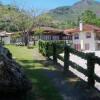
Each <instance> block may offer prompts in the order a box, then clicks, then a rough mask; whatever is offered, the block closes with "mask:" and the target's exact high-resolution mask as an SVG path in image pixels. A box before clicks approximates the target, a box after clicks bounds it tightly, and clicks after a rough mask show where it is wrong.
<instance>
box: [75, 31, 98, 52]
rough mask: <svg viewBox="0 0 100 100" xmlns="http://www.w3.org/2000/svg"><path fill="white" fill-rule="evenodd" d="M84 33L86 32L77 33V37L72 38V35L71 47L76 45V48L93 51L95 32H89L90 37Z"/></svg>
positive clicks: (94, 47)
mask: <svg viewBox="0 0 100 100" xmlns="http://www.w3.org/2000/svg"><path fill="white" fill-rule="evenodd" d="M86 33H87V32H80V33H78V34H79V39H74V35H73V47H75V45H76V46H77V45H78V50H86V48H87V50H92V51H94V50H95V49H96V44H95V34H94V33H93V32H90V33H91V38H86ZM86 45H87V46H86ZM88 47H89V48H88Z"/></svg>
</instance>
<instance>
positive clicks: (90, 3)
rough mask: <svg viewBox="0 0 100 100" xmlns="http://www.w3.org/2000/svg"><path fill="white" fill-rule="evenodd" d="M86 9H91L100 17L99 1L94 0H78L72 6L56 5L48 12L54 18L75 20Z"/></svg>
mask: <svg viewBox="0 0 100 100" xmlns="http://www.w3.org/2000/svg"><path fill="white" fill-rule="evenodd" d="M86 10H91V11H93V12H94V13H95V14H96V15H97V16H98V17H100V2H97V1H95V0H80V1H79V2H77V3H75V4H74V5H72V6H64V7H58V8H56V9H53V10H50V11H49V12H48V14H49V15H50V16H52V17H53V18H54V19H55V20H61V21H64V20H71V21H76V20H77V18H78V17H79V16H80V15H81V14H82V13H84V11H86Z"/></svg>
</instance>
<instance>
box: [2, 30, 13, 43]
mask: <svg viewBox="0 0 100 100" xmlns="http://www.w3.org/2000/svg"><path fill="white" fill-rule="evenodd" d="M12 34H13V33H8V32H6V31H2V32H0V39H1V41H2V42H4V44H10V43H11V35H12Z"/></svg>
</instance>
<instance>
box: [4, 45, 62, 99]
mask: <svg viewBox="0 0 100 100" xmlns="http://www.w3.org/2000/svg"><path fill="white" fill-rule="evenodd" d="M6 48H8V49H9V50H10V51H11V53H12V54H13V57H14V58H15V59H16V60H17V61H18V63H20V64H21V65H22V66H23V69H24V70H25V72H26V74H27V76H28V77H29V78H30V80H31V81H32V85H33V89H32V93H30V96H28V97H27V100H62V97H61V96H60V94H59V93H58V91H57V89H56V88H55V87H54V86H53V84H52V83H51V81H50V80H49V79H48V77H46V76H45V75H44V72H45V71H47V70H48V71H54V70H55V69H54V68H53V67H52V66H51V65H48V66H49V67H46V65H44V64H43V63H42V62H43V61H42V60H41V61H38V60H35V58H33V51H34V49H35V48H34V49H27V48H26V47H20V46H12V45H8V46H6ZM36 55H37V54H36ZM37 57H39V56H38V55H37Z"/></svg>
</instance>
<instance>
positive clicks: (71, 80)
mask: <svg viewBox="0 0 100 100" xmlns="http://www.w3.org/2000/svg"><path fill="white" fill-rule="evenodd" d="M33 58H34V60H37V61H38V60H39V61H40V63H42V64H44V67H48V65H51V66H53V62H52V61H47V60H46V58H45V57H43V56H42V55H41V54H40V53H38V50H37V48H36V49H34V51H33ZM54 67H55V69H56V70H54V71H53V70H44V71H43V74H44V75H46V76H48V78H49V79H50V80H51V82H52V83H53V84H54V86H55V87H56V88H57V89H58V91H59V93H60V94H61V95H62V97H63V98H64V100H100V92H98V91H97V90H96V89H88V88H87V83H86V82H84V81H83V80H80V79H79V78H78V77H77V76H75V75H74V74H73V73H71V72H70V71H68V72H66V75H64V74H63V72H62V67H61V66H59V65H54Z"/></svg>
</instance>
